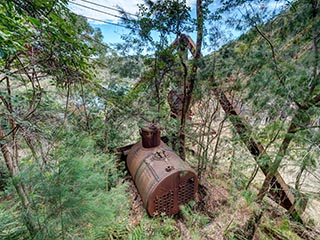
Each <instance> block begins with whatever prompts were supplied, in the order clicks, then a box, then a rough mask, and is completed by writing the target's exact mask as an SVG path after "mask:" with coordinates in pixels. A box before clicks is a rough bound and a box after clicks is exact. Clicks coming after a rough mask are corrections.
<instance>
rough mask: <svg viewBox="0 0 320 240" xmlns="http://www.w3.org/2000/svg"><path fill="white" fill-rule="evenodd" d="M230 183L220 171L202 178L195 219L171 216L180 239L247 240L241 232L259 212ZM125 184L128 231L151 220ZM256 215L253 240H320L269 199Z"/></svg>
mask: <svg viewBox="0 0 320 240" xmlns="http://www.w3.org/2000/svg"><path fill="white" fill-rule="evenodd" d="M231 179H232V178H231V176H230V175H229V173H227V172H221V171H220V170H219V171H213V173H212V172H211V173H210V174H208V173H207V174H204V175H203V178H202V181H201V182H203V183H204V184H202V185H200V186H199V193H198V194H197V196H196V199H195V204H194V205H192V207H191V208H192V210H191V211H192V213H191V214H194V215H193V216H191V218H188V216H187V217H186V216H184V215H183V214H181V213H179V214H177V215H175V216H173V219H174V221H173V223H174V225H175V226H173V227H174V228H175V229H177V230H178V231H179V239H184V240H185V239H187V240H188V239H190V240H192V239H208V240H209V239H214V240H219V239H246V237H245V236H244V235H245V234H246V233H245V232H244V231H246V230H245V229H247V226H248V222H250V221H251V220H252V216H254V214H255V212H257V210H259V209H257V205H256V204H255V202H254V195H253V194H251V192H249V191H244V190H239V189H237V187H236V186H235V184H234V182H233V181H232V180H231ZM128 182H129V191H130V201H131V210H130V224H129V225H130V226H129V228H130V229H133V228H135V227H136V226H139V224H141V222H142V221H143V219H145V218H147V219H149V220H150V221H152V219H151V218H149V217H148V216H147V213H146V211H145V209H144V208H143V203H142V200H141V198H140V195H139V193H138V191H137V189H136V187H135V185H134V183H133V181H132V179H131V178H130V177H129V176H128ZM260 210H261V209H260ZM258 212H261V218H259V221H258V222H256V223H254V224H253V226H254V227H253V232H252V236H253V238H252V239H257V240H258V239H312V240H317V239H320V231H319V230H316V229H312V228H310V229H306V228H304V227H302V226H301V225H299V224H298V223H296V222H294V221H292V220H291V219H290V217H289V216H288V215H287V214H286V212H285V210H284V209H283V208H282V207H280V206H279V205H277V204H275V203H274V202H272V201H271V200H270V199H266V201H265V203H264V209H263V211H258ZM199 216H200V218H201V217H202V218H206V219H207V220H206V221H205V223H204V224H199V223H197V219H199ZM190 219H191V220H190ZM250 219H251V220H250ZM163 224H165V223H163ZM150 231H152V229H150ZM195 233H196V234H195ZM195 236H196V237H195ZM169 239H175V238H174V237H169Z"/></svg>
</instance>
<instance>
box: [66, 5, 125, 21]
mask: <svg viewBox="0 0 320 240" xmlns="http://www.w3.org/2000/svg"><path fill="white" fill-rule="evenodd" d="M70 3H71V4H74V5H77V6H80V7H85V8H88V9H90V10H93V11H96V12H100V13H103V14H106V15H109V16H112V17H116V18H120V19H122V20H126V18H124V17H121V16H119V15H115V14H112V13H108V12H105V11H102V10H99V9H96V8H92V7H89V6H86V5H82V4H79V3H75V2H70Z"/></svg>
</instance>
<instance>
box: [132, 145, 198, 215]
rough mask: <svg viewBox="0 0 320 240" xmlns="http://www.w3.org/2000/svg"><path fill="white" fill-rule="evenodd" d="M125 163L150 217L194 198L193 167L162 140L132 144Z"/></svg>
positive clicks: (169, 212)
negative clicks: (155, 143)
mask: <svg viewBox="0 0 320 240" xmlns="http://www.w3.org/2000/svg"><path fill="white" fill-rule="evenodd" d="M127 166H128V169H129V171H130V174H131V176H132V178H133V180H134V182H135V184H136V187H137V189H138V191H139V193H140V195H141V198H142V201H143V204H144V207H145V208H146V209H147V211H148V213H149V215H150V216H155V215H157V214H160V213H162V212H165V213H166V214H167V215H171V214H175V213H178V212H179V205H182V204H185V203H187V202H189V201H190V200H192V199H193V198H194V195H195V193H196V191H197V187H198V179H197V175H196V173H195V172H194V170H193V169H191V167H190V166H189V165H188V164H187V163H186V162H184V161H182V160H181V159H180V158H179V156H178V155H177V154H175V153H174V152H173V151H172V150H171V149H170V148H169V147H168V146H167V145H166V144H164V143H163V142H162V141H161V142H160V145H159V146H156V147H152V148H144V147H143V145H142V141H140V142H139V143H137V144H135V145H134V146H133V147H132V148H131V150H130V152H129V154H128V157H127Z"/></svg>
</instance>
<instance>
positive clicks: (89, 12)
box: [69, 0, 293, 46]
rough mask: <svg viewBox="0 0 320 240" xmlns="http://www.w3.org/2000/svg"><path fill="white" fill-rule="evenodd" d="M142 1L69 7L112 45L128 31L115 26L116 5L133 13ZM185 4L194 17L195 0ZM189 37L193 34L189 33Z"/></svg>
mask: <svg viewBox="0 0 320 240" xmlns="http://www.w3.org/2000/svg"><path fill="white" fill-rule="evenodd" d="M292 1H293V0H288V1H282V3H283V2H292ZM142 3H143V0H70V2H69V8H70V9H71V11H73V12H74V13H76V14H78V15H82V16H85V17H88V21H89V23H90V25H91V26H92V27H94V28H100V29H101V31H102V34H103V36H104V39H103V41H104V42H105V43H106V44H108V45H111V46H112V44H114V43H119V42H121V41H122V40H121V35H124V34H127V33H129V30H128V29H126V28H124V27H121V26H117V24H121V19H119V17H117V16H119V15H120V14H119V12H118V11H117V9H118V7H120V8H122V9H123V10H124V11H126V12H127V13H132V14H135V13H137V12H138V6H137V4H142ZM187 4H188V6H190V7H191V14H192V15H193V17H195V16H194V15H195V6H196V0H187ZM282 6H283V4H281V3H280V2H279V1H277V0H274V1H273V0H271V1H269V3H268V6H265V5H264V4H260V5H259V6H254V8H256V9H259V8H263V7H269V8H271V9H281V7H282ZM94 19H97V20H100V21H97V20H94ZM101 21H102V22H101ZM106 22H107V23H106ZM112 23H113V24H115V25H113V24H112ZM231 35H233V38H236V37H238V36H239V35H240V33H236V32H235V31H234V30H232V32H231ZM191 37H195V36H193V35H192V34H191ZM173 40H174V39H172V41H173Z"/></svg>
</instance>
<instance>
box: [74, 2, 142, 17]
mask: <svg viewBox="0 0 320 240" xmlns="http://www.w3.org/2000/svg"><path fill="white" fill-rule="evenodd" d="M80 1H82V2H86V3H90V4H92V5H96V6H98V7H103V8H106V9H109V10H112V11H117V12H120V13H121V12H122V11H121V10H119V9H117V8H113V7H109V6H104V5H101V4H98V3H94V2H91V1H87V0H80ZM123 12H124V13H126V14H128V15H131V16H135V17H138V15H137V14H133V13H129V12H126V11H124V10H123Z"/></svg>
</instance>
